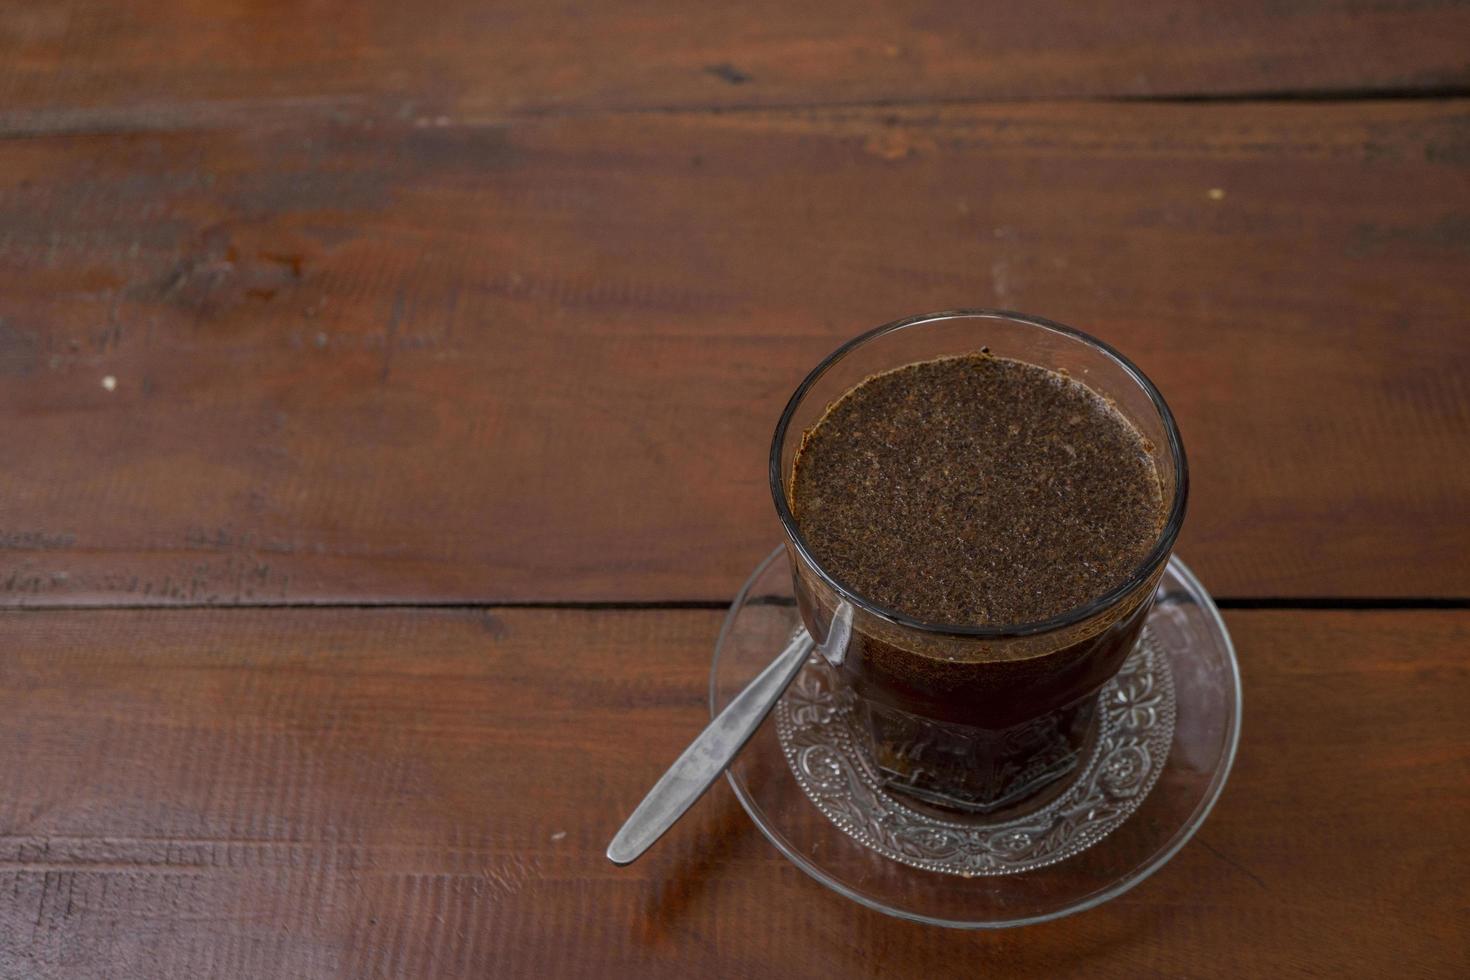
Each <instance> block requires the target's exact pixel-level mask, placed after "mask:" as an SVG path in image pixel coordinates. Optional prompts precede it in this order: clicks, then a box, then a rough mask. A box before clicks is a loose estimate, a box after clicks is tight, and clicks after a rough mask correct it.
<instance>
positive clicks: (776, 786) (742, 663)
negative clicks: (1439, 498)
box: [710, 548, 1241, 929]
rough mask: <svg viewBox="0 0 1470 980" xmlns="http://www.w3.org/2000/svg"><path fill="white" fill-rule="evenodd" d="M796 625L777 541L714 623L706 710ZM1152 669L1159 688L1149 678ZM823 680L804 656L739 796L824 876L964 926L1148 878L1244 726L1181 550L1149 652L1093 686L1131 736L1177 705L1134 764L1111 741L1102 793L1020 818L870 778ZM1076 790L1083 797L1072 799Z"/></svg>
mask: <svg viewBox="0 0 1470 980" xmlns="http://www.w3.org/2000/svg"><path fill="white" fill-rule="evenodd" d="M800 628H801V617H800V616H799V614H798V612H797V610H796V604H795V600H794V598H793V596H792V592H791V576H790V570H789V569H788V567H787V562H786V560H785V555H784V549H783V548H777V549H776V550H775V551H773V552H772V553H771V554H770V555H769V556H767V557H766V559H765V560H764V561H763V562H761V564H760V566H759V567H757V568H756V570H755V572H754V574H752V575H751V577H750V579H749V580H748V581H747V582H746V584H745V587H744V588H743V589H742V590H741V591H740V594H739V595H738V596H737V597H736V598H735V601H734V603H733V604H732V605H731V607H730V612H729V615H728V616H727V617H726V619H725V625H724V627H723V628H722V629H721V631H720V637H719V640H718V641H717V643H716V645H715V657H714V664H713V666H712V668H711V673H710V710H711V714H712V715H713V714H716V713H718V712H719V711H720V710H721V709H723V708H724V706H725V705H726V704H728V703H729V701H730V699H731V698H732V697H734V695H735V694H736V693H738V692H739V691H740V690H741V689H742V688H743V687H744V686H745V685H746V684H747V683H748V682H749V681H750V680H751V678H753V677H754V676H755V675H756V674H757V673H759V672H760V670H761V669H762V668H764V667H765V666H766V665H767V664H769V663H770V661H771V659H772V658H773V657H774V656H775V655H776V654H777V653H778V652H780V650H782V649H783V648H784V647H785V646H786V644H787V642H788V641H789V640H790V638H791V636H792V635H793V633H794V632H795V631H796V630H799V629H800ZM1144 682H1147V683H1148V684H1151V685H1153V686H1154V687H1156V688H1157V690H1156V691H1154V692H1152V693H1151V692H1150V691H1148V690H1144V688H1143V685H1144ZM830 693H831V691H830V688H829V687H828V686H827V679H826V677H825V668H824V667H823V665H822V664H820V663H819V662H816V661H813V662H811V663H809V664H808V666H807V667H806V669H805V670H804V671H803V673H802V675H801V676H800V677H798V678H797V681H796V682H795V683H793V684H792V686H791V688H790V689H789V690H788V692H787V694H786V696H785V698H783V700H782V703H781V704H780V705H778V706H777V709H776V710H775V711H773V712H772V713H771V715H770V717H768V718H767V719H766V721H765V722H764V723H763V724H762V725H761V728H760V730H759V731H757V732H756V734H755V736H754V737H753V738H752V739H751V740H750V742H749V744H747V745H746V747H745V749H744V750H743V751H742V752H741V753H740V755H739V756H738V757H737V758H736V760H735V763H734V764H733V765H732V766H731V767H730V769H729V771H728V773H727V778H728V779H729V780H730V785H731V786H732V787H733V788H734V790H735V795H736V797H737V798H738V799H739V800H740V803H741V805H742V806H744V807H745V810H746V812H747V813H749V814H750V816H751V819H752V820H754V821H755V824H756V826H757V827H759V828H760V830H761V832H762V833H763V834H765V836H766V837H767V838H768V839H769V840H770V841H771V843H772V844H774V845H776V848H777V849H778V850H779V851H780V852H781V853H782V854H784V855H786V857H787V858H789V859H790V860H791V861H792V863H794V864H795V865H796V866H797V867H799V868H801V869H802V870H803V871H805V872H806V873H807V874H809V875H811V876H812V877H813V878H815V879H817V880H818V881H820V882H821V883H822V884H824V885H826V886H827V887H829V888H831V889H833V890H834V891H836V892H838V893H839V894H842V895H845V896H847V897H848V898H850V899H852V900H853V901H855V902H859V903H861V904H863V905H866V906H868V907H870V908H873V909H877V910H878V911H880V912H884V913H887V914H889V915H894V916H898V917H899V918H903V919H912V920H915V921H918V922H927V923H931V924H934V925H942V926H950V927H953V928H960V929H994V928H1003V927H1006V926H1017V925H1026V924H1028V923H1033V922H1044V921H1046V920H1048V919H1055V918H1060V917H1061V916H1064V915H1070V914H1071V913H1073V912H1080V911H1082V910H1084V909H1088V908H1092V907H1093V906H1095V905H1100V904H1101V903H1103V902H1105V901H1107V900H1108V899H1110V898H1113V897H1115V896H1117V895H1121V894H1122V893H1123V892H1125V891H1127V890H1128V889H1130V888H1132V887H1133V886H1134V885H1136V884H1138V883H1139V882H1141V881H1142V880H1143V879H1145V878H1147V877H1148V876H1149V875H1150V874H1152V873H1153V872H1155V871H1157V870H1158V869H1159V868H1160V867H1162V866H1163V865H1164V863H1165V862H1167V861H1168V860H1169V859H1170V858H1171V857H1173V856H1174V855H1175V854H1176V853H1177V852H1178V851H1179V849H1180V848H1181V847H1183V846H1184V844H1185V843H1186V842H1187V841H1188V840H1189V838H1190V837H1191V836H1192V835H1193V834H1194V832H1195V831H1196V830H1197V829H1198V828H1199V826H1200V824H1201V823H1203V822H1204V819H1205V817H1206V816H1207V815H1208V814H1209V812H1210V808H1211V807H1212V806H1213V805H1214V803H1215V800H1216V799H1217V798H1218V797H1219V795H1220V791H1221V790H1222V789H1223V788H1224V786H1225V779H1226V777H1227V776H1228V775H1229V772H1230V765H1231V762H1232V761H1233V759H1234V757H1235V747H1236V744H1237V742H1238V741H1239V738H1240V705H1241V700H1240V697H1241V696H1240V671H1239V668H1238V665H1237V664H1236V660H1235V651H1234V648H1233V647H1232V646H1231V643H1230V635H1229V633H1227V632H1226V629H1225V624H1224V623H1223V622H1222V621H1221V619H1220V614H1219V612H1218V611H1217V610H1216V609H1215V604H1214V602H1213V601H1212V600H1211V599H1210V597H1209V594H1208V593H1207V592H1206V591H1205V590H1204V588H1203V587H1202V586H1201V585H1200V584H1199V581H1198V580H1197V579H1196V578H1195V577H1194V575H1193V574H1192V573H1191V572H1190V571H1189V569H1188V568H1186V567H1185V566H1184V564H1183V563H1182V562H1180V561H1179V560H1178V559H1177V558H1174V559H1171V560H1170V562H1169V566H1168V568H1167V569H1166V571H1165V572H1164V576H1163V578H1162V580H1161V581H1160V583H1159V596H1158V599H1157V601H1156V603H1155V605H1154V609H1153V611H1152V612H1151V613H1150V614H1149V618H1148V622H1147V625H1146V630H1145V638H1144V640H1143V641H1142V642H1141V643H1140V648H1139V650H1136V651H1135V654H1134V656H1132V657H1130V659H1129V664H1127V665H1125V668H1124V671H1123V672H1122V674H1120V680H1119V681H1118V682H1115V683H1113V684H1110V685H1109V687H1108V688H1105V689H1104V690H1103V691H1102V692H1100V694H1099V698H1100V706H1101V707H1103V708H1104V709H1105V710H1108V709H1109V708H1110V707H1111V709H1112V712H1113V714H1112V716H1113V717H1114V718H1117V719H1120V724H1121V725H1123V729H1122V730H1123V731H1124V732H1125V733H1126V732H1127V731H1128V727H1127V726H1128V724H1129V723H1130V722H1129V719H1141V718H1142V716H1141V715H1139V714H1138V711H1139V710H1140V707H1139V706H1140V705H1141V704H1144V703H1145V702H1148V701H1149V700H1150V698H1151V696H1152V694H1153V693H1156V694H1158V695H1159V700H1160V705H1161V710H1166V707H1165V706H1172V709H1173V710H1172V717H1171V718H1168V719H1167V720H1168V721H1169V726H1167V727H1165V726H1164V725H1163V724H1162V722H1161V721H1157V720H1156V719H1149V721H1148V723H1147V724H1146V725H1145V724H1144V723H1143V722H1142V721H1139V726H1140V727H1139V739H1140V744H1144V742H1145V740H1148V739H1151V740H1152V741H1151V742H1148V743H1147V744H1148V746H1149V747H1151V748H1152V749H1153V752H1152V755H1151V756H1150V757H1145V763H1144V766H1143V767H1142V768H1141V769H1140V768H1138V767H1136V766H1132V765H1131V762H1132V760H1133V759H1134V758H1135V754H1133V753H1130V752H1127V751H1125V752H1122V753H1118V752H1114V753H1113V755H1111V756H1109V755H1108V754H1107V753H1105V752H1102V753H1100V754H1098V755H1097V756H1096V757H1095V758H1093V759H1092V760H1091V761H1090V762H1089V764H1088V767H1084V776H1086V775H1087V773H1093V774H1094V777H1093V779H1094V785H1096V786H1100V787H1102V788H1103V789H1106V790H1108V791H1109V792H1108V793H1106V794H1101V795H1097V794H1095V795H1094V796H1093V797H1087V796H1086V794H1085V793H1084V794H1083V795H1082V796H1079V795H1078V794H1079V792H1080V791H1069V793H1068V794H1064V795H1063V796H1061V797H1059V798H1058V799H1059V800H1061V801H1063V803H1061V804H1057V805H1053V806H1050V807H1048V808H1047V811H1046V813H1044V814H1040V815H1037V814H1032V815H1029V816H1028V820H1029V821H1030V823H1029V824H1028V825H1027V826H1024V827H1020V826H1009V825H1000V824H996V823H987V821H986V818H984V817H978V816H977V817H968V816H960V815H953V814H948V813H944V812H941V811H931V810H928V809H927V808H925V807H923V806H915V805H914V804H913V803H912V802H911V801H906V800H900V799H897V798H894V797H892V796H891V795H889V794H887V793H886V792H885V791H883V790H882V789H881V787H880V786H878V785H877V784H875V783H873V782H872V781H870V780H866V779H865V778H863V777H864V773H863V771H862V765H861V762H860V760H859V759H858V757H857V756H855V755H854V754H852V753H851V752H847V751H845V750H844V748H843V731H842V724H841V706H840V700H841V699H840V692H837V693H838V695H839V696H838V697H837V698H835V699H834V698H830V697H828V695H829V694H830ZM1160 739H1163V740H1164V743H1167V744H1166V746H1165V745H1164V744H1161V743H1160V742H1159V740H1160ZM1161 749H1163V751H1162V752H1161V751H1160V750H1161ZM1160 755H1162V758H1160ZM1084 782H1085V781H1079V783H1078V784H1077V785H1078V786H1082V785H1083V783H1084ZM1115 790H1120V791H1119V792H1113V791H1115ZM1104 796H1105V797H1106V799H1104V798H1103V797H1104ZM1068 799H1074V803H1075V800H1081V801H1082V803H1083V805H1082V806H1081V807H1078V806H1076V805H1072V806H1071V808H1070V809H1068V807H1067V806H1066V805H1064V804H1065V801H1066V800H1068ZM1089 800H1097V801H1101V803H1102V804H1106V805H1099V806H1096V807H1092V806H1090V805H1089V802H1088V801H1089ZM1038 820H1040V821H1041V823H1038ZM1069 820H1070V821H1071V823H1070V824H1069V823H1068V821H1069ZM1046 821H1050V823H1047V822H1046ZM1016 823H1017V822H1016V821H1012V824H1016ZM1047 834H1050V835H1051V839H1053V840H1062V839H1063V838H1065V841H1066V842H1065V844H1062V845H1059V846H1057V847H1055V849H1054V850H1053V851H1052V852H1051V853H1049V854H1039V853H1038V847H1039V841H1038V838H1039V837H1040V836H1044V835H1047ZM915 842H918V843H917V845H916V843H915ZM931 842H932V846H931ZM940 844H942V845H943V846H942V847H941V846H939V845H940Z"/></svg>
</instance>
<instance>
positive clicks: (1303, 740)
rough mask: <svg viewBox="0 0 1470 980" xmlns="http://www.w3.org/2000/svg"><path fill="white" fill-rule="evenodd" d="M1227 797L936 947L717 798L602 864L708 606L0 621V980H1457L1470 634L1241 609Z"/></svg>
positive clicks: (1445, 626) (691, 656) (657, 743)
mask: <svg viewBox="0 0 1470 980" xmlns="http://www.w3.org/2000/svg"><path fill="white" fill-rule="evenodd" d="M1228 618H1229V621H1230V625H1231V628H1232V630H1233V631H1234V634H1235V639H1236V641H1237V645H1238V647H1239V649H1240V651H1241V656H1242V661H1243V672H1244V679H1245V702H1246V716H1245V724H1244V737H1243V742H1242V745H1241V750H1240V755H1239V760H1238V764H1237V768H1236V770H1235V773H1234V775H1233V776H1232V778H1231V781H1230V784H1229V786H1228V787H1227V789H1226V791H1225V795H1224V797H1223V798H1222V800H1221V802H1220V804H1219V806H1218V808H1217V809H1216V810H1215V812H1214V814H1213V815H1212V816H1211V817H1210V819H1209V821H1208V822H1207V823H1206V825H1205V826H1204V828H1203V830H1202V831H1201V832H1200V834H1199V836H1198V837H1197V838H1196V839H1195V840H1194V841H1193V842H1191V843H1190V844H1189V845H1188V846H1187V847H1186V848H1185V849H1184V851H1183V852H1181V853H1180V854H1179V855H1178V857H1177V858H1176V859H1175V860H1174V861H1173V862H1171V863H1170V864H1169V865H1168V866H1166V867H1165V868H1164V869H1163V870H1162V871H1161V872H1159V873H1158V874H1157V875H1156V876H1155V877H1154V878H1152V879H1151V880H1149V881H1147V882H1145V883H1144V884H1142V885H1141V886H1139V887H1138V888H1137V889H1135V890H1134V891H1132V892H1130V893H1129V894H1128V895H1126V896H1124V897H1123V898H1121V899H1119V900H1117V901H1115V902H1113V903H1110V904H1108V905H1106V906H1104V907H1102V908H1101V909H1098V910H1095V911H1093V912H1089V913H1086V914H1083V915H1080V916H1076V917H1073V918H1070V919H1067V920H1065V921H1063V922H1058V923H1054V924H1047V925H1043V926H1037V927H1028V928H1026V929H1023V930H1019V931H1015V932H1007V933H1004V934H996V935H972V934H961V933H953V932H949V931H945V930H939V929H932V928H924V927H919V926H914V925H912V924H908V923H902V922H899V921H897V920H890V919H887V918H885V917H883V916H881V915H879V914H877V913H872V912H869V911H867V910H864V909H862V908H859V907H857V906H855V905H852V904H850V903H848V902H846V901H845V900H843V899H841V898H839V897H837V896H836V895H834V894H831V893H828V892H827V891H825V890H824V889H823V888H822V887H821V886H819V885H817V884H816V883H815V882H813V881H810V880H808V879H807V878H806V877H804V876H803V875H802V874H801V872H799V871H798V870H796V869H795V868H794V867H792V866H790V865H788V864H786V863H785V861H784V860H783V859H782V858H780V857H779V856H778V855H777V854H776V853H775V851H774V850H773V849H771V848H770V847H769V846H768V845H767V844H766V843H765V841H764V840H763V839H762V838H761V837H760V835H759V833H758V832H757V831H756V829H755V828H754V827H753V826H752V825H751V824H750V823H749V821H748V820H747V819H746V818H745V815H744V814H743V813H742V812H741V811H740V809H739V807H738V805H737V804H736V803H735V801H734V799H733V797H732V796H731V794H730V793H729V791H728V788H727V787H725V786H724V785H723V784H720V785H719V786H718V787H717V788H716V789H715V790H714V791H713V792H712V794H711V795H710V796H709V797H708V798H707V799H705V800H703V801H702V802H701V803H700V804H699V805H698V806H697V808H696V809H695V810H694V811H693V812H692V813H691V815H690V816H689V818H687V819H686V820H685V821H684V822H683V823H681V824H680V825H678V826H677V827H676V828H675V829H674V830H673V831H672V832H671V836H670V837H669V838H667V839H666V840H665V841H663V842H661V843H660V844H659V845H658V846H657V848H656V849H655V850H653V851H652V852H650V854H649V855H648V856H647V857H646V858H645V859H644V860H642V861H640V862H638V863H637V864H635V865H632V866H630V867H628V868H622V869H619V868H614V867H613V866H612V865H610V864H608V863H607V862H606V860H605V859H604V858H603V857H602V850H603V848H604V847H605V846H606V843H607V841H608V839H609V838H610V837H611V835H612V833H613V831H614V830H615V829H616V827H617V825H618V823H619V822H620V821H621V819H622V817H623V816H624V815H626V813H627V812H628V811H629V810H630V809H631V807H632V806H633V805H634V803H635V802H636V801H637V800H638V799H639V797H640V796H641V795H642V793H643V792H644V791H645V790H646V789H647V787H648V786H649V785H650V784H651V783H652V781H653V780H654V779H655V778H656V776H657V775H658V773H659V772H660V771H661V770H662V769H663V767H664V766H665V765H666V764H667V763H668V761H669V760H671V759H672V758H673V757H674V756H675V755H677V753H678V751H679V749H680V748H681V747H682V745H683V744H684V743H685V741H686V740H687V739H688V738H689V737H690V736H691V735H692V734H693V733H694V732H695V731H697V730H698V728H699V727H700V726H701V724H702V723H703V721H704V719H705V718H706V717H707V715H706V708H705V705H704V691H705V687H706V678H707V670H708V659H709V650H710V647H711V644H712V642H713V639H714V636H715V633H716V631H717V629H718V626H719V621H720V617H719V615H718V614H717V613H714V612H696V611H685V612H652V611H644V612H573V611H524V610H523V611H501V612H484V611H464V610H445V611H424V610H417V611H365V610H329V611H328V610H269V611H260V610H198V611H183V610H146V611H105V612H104V611H84V612H76V611H49V612H48V611H12V612H9V613H5V614H3V615H0V637H3V639H0V650H3V653H0V785H4V786H5V787H6V792H5V794H4V795H3V797H0V898H3V900H0V977H4V978H7V980H8V978H19V977H24V978H27V980H47V978H51V977H66V978H69V980H86V978H92V977H102V976H109V977H112V978H115V980H127V978H134V977H137V978H148V980H165V978H171V977H181V978H184V977H187V978H191V980H192V978H195V977H201V976H210V977H220V978H230V977H250V978H255V977H261V976H302V977H368V976H385V977H427V976H441V977H449V976H486V975H494V976H589V977H608V976H669V977H688V976H716V975H717V976H750V977H758V976H775V975H781V976H791V977H804V976H811V977H817V976H834V975H840V976H867V975H874V974H886V973H893V972H902V973H904V974H905V975H915V976H936V977H937V976H951V975H953V976H974V974H975V971H976V969H977V968H984V969H985V970H986V971H987V972H996V971H1004V972H1006V973H1007V974H1012V975H1016V976H1023V977H1026V976H1047V977H1054V976H1070V975H1077V976H1088V977H1120V978H1132V977H1137V976H1159V975H1167V976H1180V977H1194V976H1201V977H1204V976H1284V975H1296V974H1312V975H1321V976H1334V977H1338V976H1383V975H1394V976H1454V975H1457V971H1458V970H1459V969H1460V968H1461V967H1463V964H1464V962H1465V958H1466V956H1467V954H1470V945H1467V943H1470V932H1467V931H1466V929H1465V926H1464V922H1463V912H1464V907H1465V904H1466V902H1467V901H1470V887H1467V882H1470V866H1467V860H1466V851H1465V849H1464V847H1463V846H1461V845H1462V843H1463V841H1464V839H1465V836H1466V834H1467V832H1470V750H1467V747H1466V738H1465V735H1466V729H1465V722H1464V718H1463V710H1462V709H1463V705H1464V704H1465V701H1466V699H1467V697H1470V671H1467V669H1466V665H1465V662H1464V651H1465V648H1466V644H1467V642H1470V613H1465V612H1440V613H1426V612H1408V613H1366V612H1360V613H1345V612H1312V613H1282V612H1250V613H1238V614H1232V615H1230V616H1229V617H1228Z"/></svg>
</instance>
